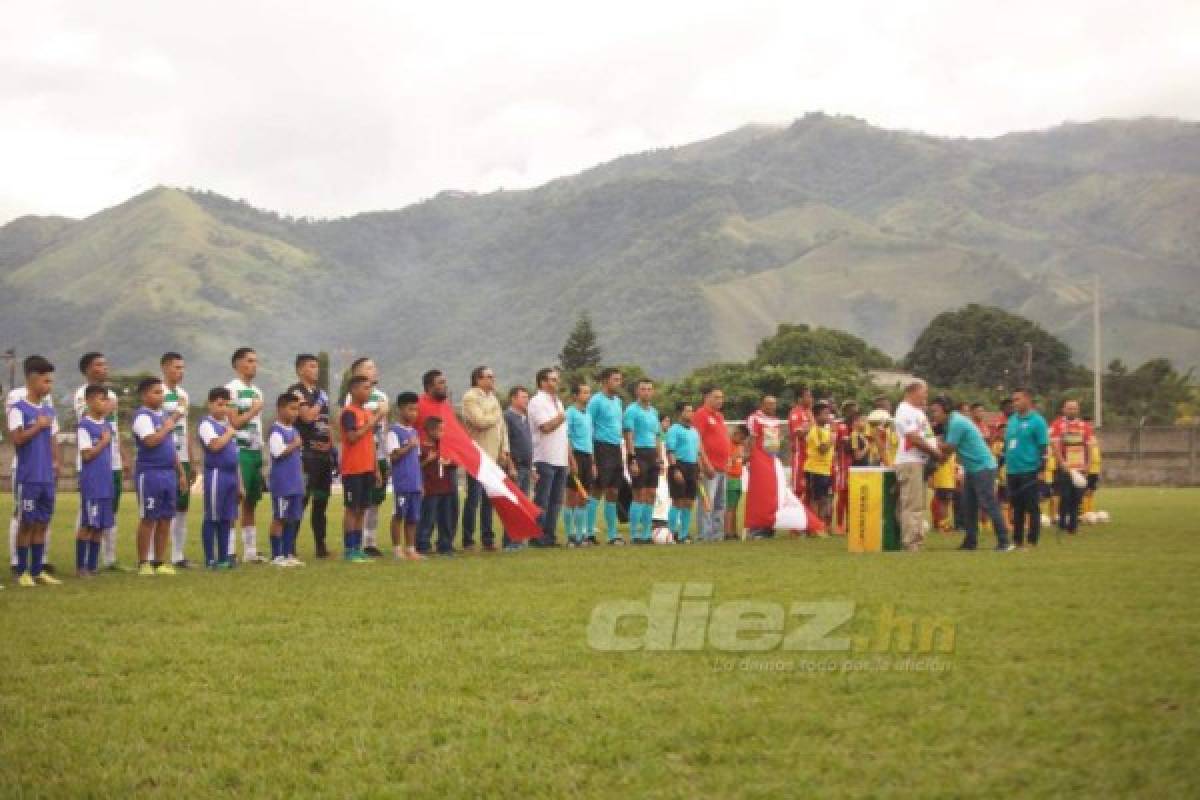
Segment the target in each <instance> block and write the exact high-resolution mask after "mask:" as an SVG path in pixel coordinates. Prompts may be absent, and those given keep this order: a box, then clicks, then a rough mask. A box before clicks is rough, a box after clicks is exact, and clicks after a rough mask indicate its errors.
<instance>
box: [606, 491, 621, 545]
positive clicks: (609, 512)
mask: <svg viewBox="0 0 1200 800" xmlns="http://www.w3.org/2000/svg"><path fill="white" fill-rule="evenodd" d="M604 529H605V530H606V531H608V539H609V541H612V540H613V539H616V538H617V537H619V536H620V535H621V531H620V529H618V528H617V501H616V500H609V501H608V502H606V503H605V504H604Z"/></svg>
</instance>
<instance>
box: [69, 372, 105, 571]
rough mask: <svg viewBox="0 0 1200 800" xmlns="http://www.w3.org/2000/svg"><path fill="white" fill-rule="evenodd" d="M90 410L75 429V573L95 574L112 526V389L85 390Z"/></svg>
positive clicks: (97, 385) (96, 385)
mask: <svg viewBox="0 0 1200 800" xmlns="http://www.w3.org/2000/svg"><path fill="white" fill-rule="evenodd" d="M84 401H85V402H86V403H87V412H86V413H85V414H84V415H83V418H82V419H81V420H79V426H78V428H77V429H76V431H75V445H76V447H77V449H78V450H79V461H80V468H79V530H78V531H77V532H76V534H75V574H76V575H78V576H79V577H80V578H91V577H94V576H95V575H96V574H97V573H96V570H97V567H98V566H99V561H100V542H101V540H102V538H103V536H104V531H106V530H108V529H109V528H111V527H112V521H113V520H112V518H113V510H112V506H113V484H112V428H111V427H109V424H108V408H109V399H108V390H107V389H106V388H104V387H103V386H100V385H99V384H95V383H93V384H92V385H90V386H88V387H87V388H86V389H85V391H84Z"/></svg>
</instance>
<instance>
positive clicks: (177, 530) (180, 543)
mask: <svg viewBox="0 0 1200 800" xmlns="http://www.w3.org/2000/svg"><path fill="white" fill-rule="evenodd" d="M186 546H187V512H186V511H177V512H175V519H174V520H172V521H171V560H172V561H183V551H184V548H185V547H186Z"/></svg>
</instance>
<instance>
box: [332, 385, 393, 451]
mask: <svg viewBox="0 0 1200 800" xmlns="http://www.w3.org/2000/svg"><path fill="white" fill-rule="evenodd" d="M351 402H353V400H352V398H351V397H350V395H349V393H347V394H346V400H345V401H344V402H343V403H342V407H343V408H345V407H346V406H348V405H350V403H351ZM381 407H382V408H387V407H388V399H387V392H385V391H383V389H380V388H379V387H378V386H376V387H375V388H374V389H372V390H371V396H370V397H368V398H367V402H366V403H364V404H363V408H365V409H366V410H367V411H370V412H371V413H375V411H376V410H377V409H379V408H381ZM387 431H388V418H387V414H384V415H383V418H382V419H380V420H379V422H378V423H377V424H376V425H375V455H376V456H377V457H378V458H379V460H380V461H386V460H387V456H386V455H385V453H386V451H385V450H384V448H385V447H386V446H387V443H386V442H385V439H386V438H387Z"/></svg>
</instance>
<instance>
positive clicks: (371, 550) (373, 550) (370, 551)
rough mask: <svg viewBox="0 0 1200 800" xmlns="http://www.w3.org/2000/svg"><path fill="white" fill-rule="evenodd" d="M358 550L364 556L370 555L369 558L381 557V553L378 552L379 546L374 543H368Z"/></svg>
mask: <svg viewBox="0 0 1200 800" xmlns="http://www.w3.org/2000/svg"><path fill="white" fill-rule="evenodd" d="M360 552H361V553H362V554H363V555H364V556H370V557H371V558H382V557H383V553H381V552H379V548H378V547H376V546H375V545H370V546H368V547H364V548H363V549H362V550H361V551H360Z"/></svg>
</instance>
